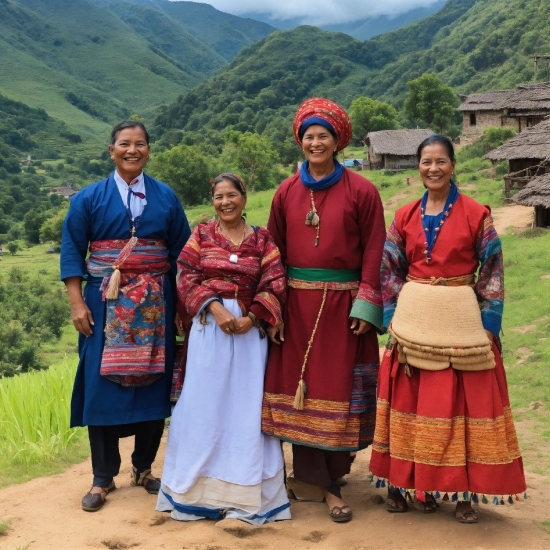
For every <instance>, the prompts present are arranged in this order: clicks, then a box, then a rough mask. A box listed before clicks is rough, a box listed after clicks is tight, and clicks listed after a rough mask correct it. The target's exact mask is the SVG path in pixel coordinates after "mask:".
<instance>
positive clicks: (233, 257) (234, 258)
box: [216, 220, 246, 264]
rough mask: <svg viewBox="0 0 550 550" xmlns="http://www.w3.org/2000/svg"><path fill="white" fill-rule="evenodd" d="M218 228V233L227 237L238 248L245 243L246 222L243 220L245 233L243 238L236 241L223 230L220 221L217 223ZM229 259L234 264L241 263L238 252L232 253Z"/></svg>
mask: <svg viewBox="0 0 550 550" xmlns="http://www.w3.org/2000/svg"><path fill="white" fill-rule="evenodd" d="M216 230H217V231H218V233H219V234H220V235H221V236H222V237H224V238H225V239H227V240H228V241H229V242H230V243H231V244H232V245H233V246H234V247H236V248H237V250H238V249H239V248H240V247H241V244H243V242H244V238H245V236H246V222H245V221H244V220H243V235H242V237H241V240H240V241H239V242H238V243H236V242H234V241H233V239H232V238H231V237H229V236H227V235H226V234H225V233H224V232H223V231H222V228H221V225H220V222H218V224H217V225H216ZM229 261H230V262H231V263H232V264H236V263H239V256H237V254H235V253H232V254H230V255H229Z"/></svg>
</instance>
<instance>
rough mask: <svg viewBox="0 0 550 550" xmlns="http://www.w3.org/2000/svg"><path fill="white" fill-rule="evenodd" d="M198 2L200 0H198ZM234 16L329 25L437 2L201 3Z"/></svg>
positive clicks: (238, 0)
mask: <svg viewBox="0 0 550 550" xmlns="http://www.w3.org/2000/svg"><path fill="white" fill-rule="evenodd" d="M195 1H197V0H195ZM198 1H202V2H203V3H205V4H211V5H212V6H214V7H215V8H216V9H218V10H220V11H224V12H226V13H231V14H233V15H244V14H252V13H257V14H264V15H268V16H270V17H272V18H273V19H276V20H281V21H282V20H285V19H295V18H299V19H301V22H302V23H304V24H310V25H327V24H333V23H347V22H349V21H353V20H358V19H366V18H369V17H376V16H379V15H389V16H394V15H399V14H401V13H404V12H407V11H410V10H412V9H415V8H426V7H428V6H430V5H432V4H435V2H436V1H437V0H383V1H380V0H198Z"/></svg>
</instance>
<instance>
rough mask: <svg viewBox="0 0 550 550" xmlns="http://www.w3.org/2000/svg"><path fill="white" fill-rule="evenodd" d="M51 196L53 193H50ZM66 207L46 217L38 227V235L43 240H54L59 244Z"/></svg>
mask: <svg viewBox="0 0 550 550" xmlns="http://www.w3.org/2000/svg"><path fill="white" fill-rule="evenodd" d="M52 196H53V195H52ZM67 209H68V207H65V208H62V209H61V210H60V211H59V212H58V213H57V214H56V215H55V216H53V217H51V218H48V219H47V220H46V221H45V222H44V223H43V224H42V227H41V228H40V237H41V238H42V240H43V241H54V242H56V243H58V244H61V228H62V227H63V220H64V219H65V216H66V215H67Z"/></svg>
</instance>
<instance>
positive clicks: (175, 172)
mask: <svg viewBox="0 0 550 550" xmlns="http://www.w3.org/2000/svg"><path fill="white" fill-rule="evenodd" d="M148 172H149V173H150V174H151V175H153V176H155V177H158V178H159V179H161V180H162V181H165V182H166V183H167V184H168V185H170V187H172V189H174V191H175V192H176V193H177V194H178V195H179V197H180V198H181V199H182V201H183V203H184V205H185V206H187V205H194V204H201V203H202V202H203V201H204V200H205V199H208V198H209V194H210V189H209V186H208V182H209V181H210V179H212V178H213V177H214V176H216V175H217V166H216V163H215V162H214V161H213V160H212V159H211V158H209V157H207V156H206V155H205V154H204V153H203V152H202V151H201V149H200V148H199V147H197V146H195V145H183V144H182V145H176V147H172V149H169V150H168V151H165V152H163V153H157V154H155V155H154V156H153V158H152V159H151V161H150V162H149V168H148Z"/></svg>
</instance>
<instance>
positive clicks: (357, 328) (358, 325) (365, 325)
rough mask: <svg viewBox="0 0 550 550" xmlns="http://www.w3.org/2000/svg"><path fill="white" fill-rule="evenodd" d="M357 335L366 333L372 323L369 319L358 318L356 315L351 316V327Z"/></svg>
mask: <svg viewBox="0 0 550 550" xmlns="http://www.w3.org/2000/svg"><path fill="white" fill-rule="evenodd" d="M349 328H350V329H351V330H352V331H353V334H355V336H359V335H360V334H365V333H366V332H368V331H369V330H370V329H371V328H372V325H371V324H370V323H369V322H368V321H363V319H357V318H356V317H352V318H351V327H349Z"/></svg>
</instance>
